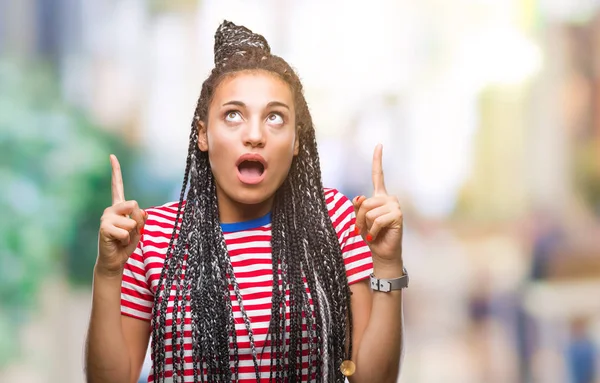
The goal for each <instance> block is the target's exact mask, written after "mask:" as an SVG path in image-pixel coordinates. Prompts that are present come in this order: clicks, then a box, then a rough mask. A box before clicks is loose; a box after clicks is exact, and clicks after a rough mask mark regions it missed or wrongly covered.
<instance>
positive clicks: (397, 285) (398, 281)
mask: <svg viewBox="0 0 600 383" xmlns="http://www.w3.org/2000/svg"><path fill="white" fill-rule="evenodd" d="M402 272H403V273H404V275H403V276H401V277H399V278H393V279H381V278H377V277H375V275H373V274H371V289H372V290H373V291H381V292H384V293H389V292H390V291H392V290H402V289H404V288H406V287H408V273H407V272H406V268H402Z"/></svg>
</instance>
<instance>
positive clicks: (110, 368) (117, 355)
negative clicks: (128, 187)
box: [85, 156, 150, 383]
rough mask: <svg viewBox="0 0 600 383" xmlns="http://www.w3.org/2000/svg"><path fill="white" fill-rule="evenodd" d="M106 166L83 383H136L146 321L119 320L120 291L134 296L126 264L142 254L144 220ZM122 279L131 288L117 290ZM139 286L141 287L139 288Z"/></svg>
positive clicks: (118, 171)
mask: <svg viewBox="0 0 600 383" xmlns="http://www.w3.org/2000/svg"><path fill="white" fill-rule="evenodd" d="M111 165H112V170H113V174H112V200H113V203H112V206H110V207H108V208H107V209H106V210H105V211H104V214H103V215H102V218H101V220H100V231H99V236H98V258H97V260H96V266H95V267H94V282H93V291H92V312H91V316H90V323H89V328H88V334H87V339H86V345H85V374H86V381H87V382H88V383H127V382H130V381H131V382H135V381H136V380H137V376H138V375H139V373H140V367H141V365H142V363H143V358H144V355H145V352H146V348H147V347H148V338H149V326H150V325H149V322H148V321H143V320H135V319H133V318H123V317H122V315H121V295H122V291H128V290H129V291H133V292H134V294H135V280H134V279H132V278H131V270H130V269H131V267H132V266H131V265H129V263H130V262H131V263H134V262H137V263H138V264H139V261H140V260H139V259H138V258H139V257H140V256H141V254H142V253H141V247H140V246H139V244H140V238H141V233H142V232H143V226H144V224H145V221H146V219H147V214H146V213H145V212H144V211H143V210H142V209H140V208H139V206H138V204H137V202H135V201H125V197H124V192H123V179H122V177H121V167H120V165H119V162H118V160H117V158H116V157H114V156H111ZM130 256H131V257H130ZM126 263H127V264H128V265H129V267H128V266H126V265H125V264H126ZM124 271H125V273H126V274H127V275H124ZM125 279H128V280H129V282H126V283H125V284H126V285H127V287H128V286H129V285H131V284H133V286H132V287H129V288H127V287H126V286H122V284H123V283H124V282H123V281H124V280H125ZM139 284H140V285H142V287H143V282H140V283H139ZM138 290H142V288H138ZM124 295H125V296H126V295H127V294H126V293H125V294H124Z"/></svg>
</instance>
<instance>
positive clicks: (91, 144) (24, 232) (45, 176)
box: [0, 60, 134, 367]
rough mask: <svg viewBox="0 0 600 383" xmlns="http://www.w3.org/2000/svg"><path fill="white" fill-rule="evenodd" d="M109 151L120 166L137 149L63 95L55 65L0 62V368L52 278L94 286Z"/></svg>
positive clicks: (107, 186)
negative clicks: (73, 106)
mask: <svg viewBox="0 0 600 383" xmlns="http://www.w3.org/2000/svg"><path fill="white" fill-rule="evenodd" d="M109 153H116V154H118V155H119V159H120V161H121V164H122V166H123V168H124V171H125V169H127V168H128V167H129V166H130V164H131V161H132V157H133V156H134V153H132V151H131V150H127V148H126V147H125V146H124V145H123V144H122V143H120V141H119V140H118V139H117V138H116V137H112V136H111V135H110V134H108V133H106V132H105V131H103V130H102V129H98V127H97V126H95V125H94V124H92V123H91V122H90V120H89V119H88V118H86V116H85V115H84V114H83V113H82V112H81V111H79V110H77V109H75V108H72V107H69V106H68V105H66V104H65V103H64V102H63V101H62V100H61V96H60V90H59V86H58V81H57V78H56V76H55V75H54V72H53V71H52V69H51V67H49V66H45V65H43V64H40V63H36V64H30V63H25V62H14V61H6V60H5V61H0V184H1V185H2V193H1V194H0V209H1V212H2V213H1V217H2V219H0V367H2V365H3V364H4V363H7V362H8V361H9V358H13V357H15V356H16V355H15V350H18V336H19V332H18V325H19V324H22V323H24V322H25V321H26V320H27V319H28V314H30V313H31V312H32V309H33V308H34V307H35V299H36V295H37V294H38V292H39V289H40V287H41V286H42V283H43V281H44V279H45V278H46V277H49V276H57V275H65V274H66V275H68V276H69V279H70V281H71V282H73V283H79V284H88V285H89V284H90V282H91V275H92V274H91V273H92V268H93V265H94V262H95V258H96V248H97V232H98V224H99V218H100V216H101V214H102V211H103V210H104V208H105V207H106V206H108V204H109V203H110V174H111V173H110V163H109V159H108V154H109ZM125 173H126V172H125Z"/></svg>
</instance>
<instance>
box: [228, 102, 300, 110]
mask: <svg viewBox="0 0 600 383" xmlns="http://www.w3.org/2000/svg"><path fill="white" fill-rule="evenodd" d="M227 105H236V106H239V107H241V108H245V107H246V104H244V103H243V102H241V101H236V100H232V101H228V102H226V103H224V104H223V106H227ZM274 106H280V107H283V108H286V109H288V110H289V109H290V107H289V106H287V104H285V103H283V102H280V101H271V102H270V103H268V104H267V108H272V107H274Z"/></svg>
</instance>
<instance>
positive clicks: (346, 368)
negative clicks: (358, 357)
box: [340, 360, 356, 376]
mask: <svg viewBox="0 0 600 383" xmlns="http://www.w3.org/2000/svg"><path fill="white" fill-rule="evenodd" d="M340 371H341V372H342V374H344V376H352V375H354V372H355V371H356V364H354V362H353V361H351V360H345V361H343V362H342V364H341V365H340Z"/></svg>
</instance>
